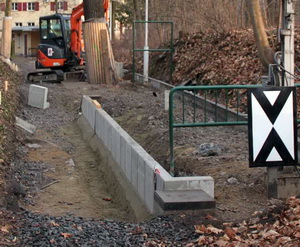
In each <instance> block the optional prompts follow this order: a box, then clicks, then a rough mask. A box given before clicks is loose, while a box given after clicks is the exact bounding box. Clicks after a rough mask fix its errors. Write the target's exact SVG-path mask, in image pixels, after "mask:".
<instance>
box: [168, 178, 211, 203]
mask: <svg viewBox="0 0 300 247" xmlns="http://www.w3.org/2000/svg"><path fill="white" fill-rule="evenodd" d="M164 189H165V190H200V189H201V190H203V191H204V192H205V193H207V194H208V195H209V196H211V197H212V198H214V179H213V178H212V177H210V176H199V177H174V178H173V177H171V178H169V179H164Z"/></svg>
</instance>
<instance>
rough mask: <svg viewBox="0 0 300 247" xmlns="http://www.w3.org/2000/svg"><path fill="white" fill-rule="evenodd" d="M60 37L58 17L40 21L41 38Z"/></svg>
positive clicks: (60, 29)
mask: <svg viewBox="0 0 300 247" xmlns="http://www.w3.org/2000/svg"><path fill="white" fill-rule="evenodd" d="M61 37H62V27H61V22H60V20H59V19H50V20H42V21H41V38H42V39H53V38H61Z"/></svg>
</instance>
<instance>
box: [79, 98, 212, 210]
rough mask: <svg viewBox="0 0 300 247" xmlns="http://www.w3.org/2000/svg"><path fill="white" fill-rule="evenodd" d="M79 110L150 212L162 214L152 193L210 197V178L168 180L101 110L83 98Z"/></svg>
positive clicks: (150, 159) (151, 159) (140, 148)
mask: <svg viewBox="0 0 300 247" xmlns="http://www.w3.org/2000/svg"><path fill="white" fill-rule="evenodd" d="M100 103H101V102H100ZM81 110H82V114H83V116H84V117H85V118H86V120H87V121H88V123H89V125H90V127H91V128H92V131H94V135H96V136H97V137H98V138H99V139H100V140H102V142H103V144H104V145H105V147H106V148H107V150H108V151H109V152H110V153H111V155H112V157H113V158H114V159H115V161H116V163H117V164H118V165H119V168H120V170H121V171H122V172H123V175H124V177H126V179H127V180H128V181H129V182H130V184H131V185H132V187H133V188H134V190H135V192H136V194H137V195H138V197H139V198H140V199H141V200H142V201H143V202H144V204H145V205H146V207H147V208H148V210H149V212H150V213H152V214H159V213H161V212H162V210H161V208H158V207H157V205H156V203H155V200H154V198H155V190H159V191H165V190H167V191H186V193H188V191H194V192H195V191H197V190H199V191H200V190H201V191H204V192H205V193H206V194H207V195H209V196H210V197H211V198H214V180H213V178H212V177H210V176H205V177H201V176H198V177H172V176H171V175H170V174H169V173H168V172H167V171H166V170H165V169H164V168H163V167H162V166H161V165H160V164H159V163H158V162H157V161H155V160H154V159H153V158H152V157H151V156H150V155H149V154H148V153H147V152H146V151H145V150H144V149H143V148H142V147H141V146H140V145H139V144H138V143H137V142H136V141H135V140H134V139H133V138H132V137H131V136H130V135H129V134H128V133H127V132H126V131H124V130H123V129H122V128H121V127H120V126H119V125H118V124H117V123H116V122H115V121H114V120H113V119H112V118H111V117H110V116H109V115H108V114H107V113H106V112H105V111H104V110H103V109H97V108H96V106H95V104H94V103H93V101H92V99H91V98H90V97H88V96H83V99H82V105H81Z"/></svg>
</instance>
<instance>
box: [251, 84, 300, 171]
mask: <svg viewBox="0 0 300 247" xmlns="http://www.w3.org/2000/svg"><path fill="white" fill-rule="evenodd" d="M247 94H248V125H249V126H248V127H249V162H250V167H259V166H293V165H297V164H298V155H297V102H296V89H295V88H294V87H270V88H268V87H264V88H255V89H248V92H247Z"/></svg>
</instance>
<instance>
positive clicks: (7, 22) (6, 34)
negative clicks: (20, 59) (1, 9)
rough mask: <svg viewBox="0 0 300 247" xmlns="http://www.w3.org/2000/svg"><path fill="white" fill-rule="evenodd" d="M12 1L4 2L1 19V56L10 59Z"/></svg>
mask: <svg viewBox="0 0 300 247" xmlns="http://www.w3.org/2000/svg"><path fill="white" fill-rule="evenodd" d="M11 7H12V0H6V8H5V17H4V19H3V28H2V43H1V54H2V55H3V56H4V57H6V58H10V56H11V38H12V37H11V36H12V19H11Z"/></svg>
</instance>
